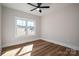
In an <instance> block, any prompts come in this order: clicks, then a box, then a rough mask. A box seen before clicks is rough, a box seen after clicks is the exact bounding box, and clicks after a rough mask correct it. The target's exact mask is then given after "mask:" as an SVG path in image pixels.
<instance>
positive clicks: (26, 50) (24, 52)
mask: <svg viewBox="0 0 79 59" xmlns="http://www.w3.org/2000/svg"><path fill="white" fill-rule="evenodd" d="M32 48H33V44H31V45H28V46H23V47H20V48H17V49H13V50H10V51H7V52H5V53H4V54H3V55H2V56H15V55H16V54H17V56H20V55H22V56H30V55H31V51H32ZM18 52H19V53H18Z"/></svg>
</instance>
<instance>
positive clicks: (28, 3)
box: [27, 3, 37, 7]
mask: <svg viewBox="0 0 79 59" xmlns="http://www.w3.org/2000/svg"><path fill="white" fill-rule="evenodd" d="M27 4H29V5H31V6H34V7H37V6H35V5H33V4H31V3H27Z"/></svg>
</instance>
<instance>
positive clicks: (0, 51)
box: [0, 4, 1, 55]
mask: <svg viewBox="0 0 79 59" xmlns="http://www.w3.org/2000/svg"><path fill="white" fill-rule="evenodd" d="M0 55H1V4H0Z"/></svg>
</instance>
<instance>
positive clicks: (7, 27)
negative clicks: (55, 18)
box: [2, 7, 40, 47]
mask: <svg viewBox="0 0 79 59" xmlns="http://www.w3.org/2000/svg"><path fill="white" fill-rule="evenodd" d="M15 16H17V17H22V18H28V19H33V20H35V21H36V35H35V36H32V37H28V36H25V37H19V38H16V37H15V30H16V28H15ZM39 24H40V17H38V16H35V15H32V14H28V13H24V12H21V11H18V10H14V9H10V8H7V7H2V46H3V47H7V46H11V45H16V44H21V43H25V42H29V41H33V40H36V39H38V38H39V33H40V26H39Z"/></svg>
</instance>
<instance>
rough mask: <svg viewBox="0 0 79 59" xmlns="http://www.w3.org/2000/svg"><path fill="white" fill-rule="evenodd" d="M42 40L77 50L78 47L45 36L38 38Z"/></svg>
mask: <svg viewBox="0 0 79 59" xmlns="http://www.w3.org/2000/svg"><path fill="white" fill-rule="evenodd" d="M40 39H42V40H45V41H48V42H51V43H55V44H59V45H62V46H64V47H68V48H72V49H74V50H79V47H78V46H73V45H72V46H71V45H67V44H65V43H62V42H57V41H53V40H50V39H46V38H40Z"/></svg>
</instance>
